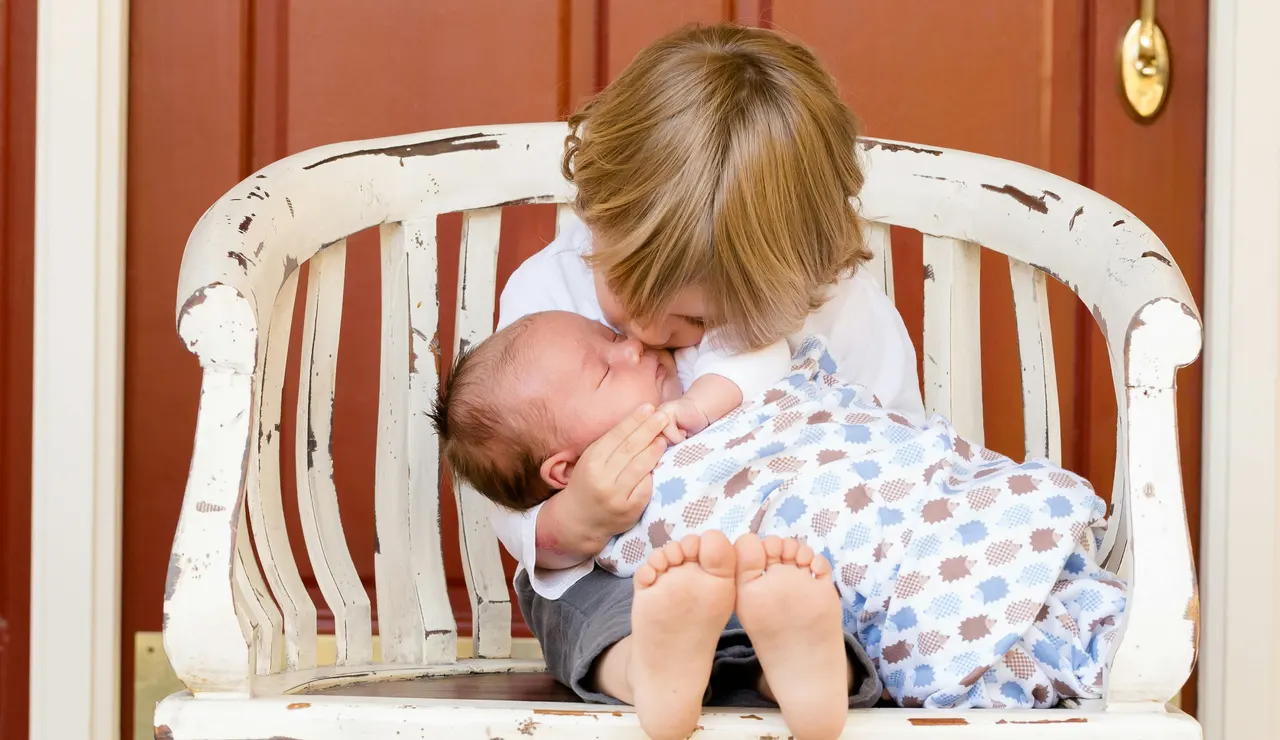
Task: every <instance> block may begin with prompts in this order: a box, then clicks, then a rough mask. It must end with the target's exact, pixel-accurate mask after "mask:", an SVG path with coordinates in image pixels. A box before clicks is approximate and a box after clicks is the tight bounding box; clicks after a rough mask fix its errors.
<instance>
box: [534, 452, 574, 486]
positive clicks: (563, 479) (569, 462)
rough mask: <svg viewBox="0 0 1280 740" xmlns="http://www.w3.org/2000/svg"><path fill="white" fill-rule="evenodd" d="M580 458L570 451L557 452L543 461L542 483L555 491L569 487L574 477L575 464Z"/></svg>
mask: <svg viewBox="0 0 1280 740" xmlns="http://www.w3.org/2000/svg"><path fill="white" fill-rule="evenodd" d="M577 461H578V458H577V456H576V455H574V454H573V453H571V452H569V451H568V450H565V451H562V452H557V453H556V454H554V455H552V456H551V457H548V458H547V459H546V460H543V461H542V468H541V469H540V471H539V472H541V473H542V481H543V482H544V483H546V484H547V485H548V486H550V487H551V489H552V490H554V491H559V490H561V489H564V488H568V487H569V476H571V475H573V466H574V463H576V462H577Z"/></svg>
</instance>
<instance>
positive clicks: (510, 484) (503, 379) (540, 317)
mask: <svg viewBox="0 0 1280 740" xmlns="http://www.w3.org/2000/svg"><path fill="white" fill-rule="evenodd" d="M789 354H790V353H789V352H788V351H787V350H786V344H785V343H780V347H779V348H777V349H776V351H771V352H768V353H761V355H760V356H761V357H762V358H763V359H762V361H763V362H768V363H773V365H772V367H773V370H772V371H771V372H768V373H766V374H765V377H770V376H771V377H772V379H777V378H780V377H782V376H783V375H785V374H786V371H787V368H788V367H789V364H790V360H789ZM677 358H678V361H677ZM696 364H697V348H696V347H689V348H685V349H682V350H678V351H677V352H676V354H675V355H674V356H673V355H672V353H671V352H669V351H667V350H659V349H650V348H646V347H645V346H644V345H642V344H640V343H639V342H638V341H636V340H634V339H627V338H626V337H624V336H622V335H621V334H618V333H616V332H614V331H613V330H611V329H609V328H608V327H606V326H605V325H604V324H601V323H599V322H596V321H591V320H590V319H587V318H584V317H582V316H579V315H577V314H572V313H568V312H563V311H547V312H543V313H537V314H532V315H530V316H526V317H524V318H523V319H521V320H519V321H517V322H515V323H514V324H512V325H511V326H509V327H507V328H505V329H503V330H502V331H500V332H498V333H497V334H494V335H493V336H492V337H490V338H489V339H488V340H486V341H485V342H483V343H482V344H481V345H479V346H478V347H476V348H475V349H474V350H472V351H470V352H467V353H464V354H463V355H461V356H460V357H458V359H457V361H456V362H455V366H454V371H453V378H452V380H451V383H450V386H449V391H448V399H447V409H440V410H438V411H437V414H436V419H437V427H438V428H440V430H441V437H442V438H443V454H444V457H445V460H446V461H447V462H448V463H449V465H450V467H451V469H452V470H453V472H454V473H455V474H456V475H458V476H460V477H461V478H463V479H464V480H466V481H468V482H469V483H471V485H472V486H474V487H475V488H476V490H478V491H480V493H482V494H484V495H485V497H487V498H488V499H490V500H491V501H493V502H495V503H497V504H500V505H502V506H505V507H507V508H509V509H514V510H516V511H524V510H526V509H529V508H531V507H533V506H535V505H537V504H539V503H541V502H542V501H545V500H546V499H548V498H550V497H551V494H552V493H553V492H555V491H557V490H560V489H562V488H564V487H565V486H567V485H568V483H569V477H570V475H571V474H572V472H573V467H574V464H575V463H576V462H577V460H578V458H579V457H581V455H582V452H583V450H585V449H586V447H587V445H589V444H591V443H592V442H594V441H596V440H597V439H599V438H600V437H601V435H603V434H604V433H605V432H607V431H609V430H610V429H612V428H613V427H614V426H615V425H616V424H617V423H618V422H619V421H621V420H622V419H623V418H625V417H626V416H627V415H628V414H630V413H632V412H633V411H634V410H635V409H636V407H637V406H639V405H641V404H649V405H652V406H654V407H658V408H660V409H661V410H665V411H667V412H668V417H669V418H670V419H671V425H670V426H669V427H668V429H667V430H666V432H665V436H666V438H667V440H668V441H669V442H670V443H671V444H677V443H679V442H681V441H683V440H684V439H685V438H686V436H687V435H689V434H694V433H696V432H699V431H701V430H702V429H704V428H706V427H707V426H708V425H709V424H711V423H713V422H715V421H716V420H718V419H720V418H721V417H723V416H724V415H725V414H727V413H728V412H729V411H731V410H733V409H735V408H737V407H738V406H739V405H740V404H741V403H742V400H743V395H744V394H743V391H742V390H741V389H739V388H738V386H737V385H736V384H735V383H734V382H733V381H730V380H728V379H727V378H724V377H722V376H719V375H715V374H703V375H700V376H698V378H697V380H698V381H699V382H697V383H693V382H692V378H691V376H692V374H693V373H694V372H695V369H694V368H695V366H696ZM682 376H683V381H682ZM682 386H687V387H689V389H690V390H689V392H688V393H684V392H683V390H682ZM762 390H763V388H761V389H748V394H749V395H755V394H756V393H757V392H758V391H762ZM446 411H447V413H445V412H446Z"/></svg>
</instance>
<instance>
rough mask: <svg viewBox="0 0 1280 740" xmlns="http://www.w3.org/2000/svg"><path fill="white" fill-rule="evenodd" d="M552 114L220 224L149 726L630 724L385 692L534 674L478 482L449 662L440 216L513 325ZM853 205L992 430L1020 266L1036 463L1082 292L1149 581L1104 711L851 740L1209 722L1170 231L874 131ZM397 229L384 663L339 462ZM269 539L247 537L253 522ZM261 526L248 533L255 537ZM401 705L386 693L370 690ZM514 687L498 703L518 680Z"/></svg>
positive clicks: (958, 155) (206, 242)
mask: <svg viewBox="0 0 1280 740" xmlns="http://www.w3.org/2000/svg"><path fill="white" fill-rule="evenodd" d="M565 133H566V128H565V126H564V125H563V124H559V123H546V124H528V125H518V126H493V127H483V128H473V129H454V130H449V131H438V132H430V133H424V134H417V135H412V136H401V137H394V138H387V139H379V140H376V141H363V142H352V143H344V144H335V145H332V146H326V147H321V148H318V149H313V150H311V151H307V152H303V153H300V154H296V155H293V156H291V157H289V158H287V159H284V160H281V161H279V162H277V163H275V164H272V165H270V166H268V167H266V168H265V169H263V170H262V171H261V172H259V173H257V174H255V175H253V176H252V177H250V178H249V179H247V180H245V181H244V182H242V183H240V184H239V185H237V186H236V187H234V188H233V189H232V190H231V192H229V193H227V195H225V196H224V197H223V198H221V199H220V200H218V202H216V203H214V204H213V207H212V208H210V209H209V211H208V212H206V213H205V214H204V216H203V217H202V218H201V219H200V221H199V223H198V224H197V225H196V227H195V229H194V231H193V232H192V235H191V238H190V241H189V242H188V243H187V247H186V253H185V255H184V257H183V262H182V272H181V277H180V280H179V286H178V306H177V319H178V331H179V334H180V335H181V337H182V340H183V341H184V342H185V343H186V345H187V347H188V348H189V349H190V350H191V352H193V353H194V354H195V355H196V356H197V357H198V358H199V360H200V364H201V366H202V368H203V373H204V376H203V386H202V389H201V394H200V410H199V420H198V422H197V426H196V434H195V449H194V452H193V454H192V460H191V472H190V477H189V478H188V481H187V488H186V493H185V495H184V499H183V503H182V513H181V518H180V520H179V523H178V530H177V535H176V536H175V538H174V544H173V551H172V555H171V557H170V564H169V572H168V578H167V581H166V589H165V602H164V604H165V605H164V644H165V650H166V652H167V653H168V657H169V660H170V662H171V663H172V665H173V668H174V669H175V671H176V672H177V675H178V676H179V677H180V678H181V679H182V681H183V682H184V683H185V684H186V686H187V688H188V691H186V692H181V693H178V694H174V695H173V696H170V697H169V698H167V699H165V700H164V701H162V702H161V703H160V705H159V707H158V709H157V711H156V717H155V724H156V737H157V738H181V739H186V738H214V739H219V740H220V739H223V738H227V739H229V738H263V737H273V736H279V737H289V738H305V739H306V740H315V739H319V738H347V737H398V738H406V739H408V738H436V737H441V736H444V734H445V733H447V734H448V737H450V738H452V739H453V740H464V739H469V738H477V739H480V738H485V739H486V740H487V739H488V738H506V739H507V740H511V739H512V738H515V737H517V736H530V737H548V736H552V735H559V736H566V737H569V736H572V737H588V736H591V737H594V736H600V735H605V734H609V735H613V736H618V737H624V736H625V737H639V736H640V735H641V733H640V729H639V726H638V724H637V722H636V719H635V716H634V715H633V714H632V713H631V712H630V711H628V710H626V709H620V710H616V709H615V708H614V707H602V706H591V705H582V704H571V703H534V702H518V701H508V700H457V699H440V698H435V699H422V698H417V699H415V698H409V697H408V696H406V695H405V694H404V693H401V694H400V695H398V696H397V695H396V694H397V692H395V691H391V692H378V691H370V690H369V688H370V685H371V683H372V684H373V685H374V686H375V688H376V687H377V686H378V685H386V686H391V685H392V684H390V683H387V682H391V681H397V680H416V681H418V682H422V681H427V680H430V681H433V682H437V683H439V682H448V681H451V680H462V679H459V678H458V677H460V676H461V677H466V676H474V675H475V674H485V675H492V676H495V678H492V680H491V681H490V684H492V685H496V686H497V687H499V690H500V687H501V686H502V683H501V682H502V681H503V680H506V679H504V678H502V677H504V676H505V677H507V678H510V679H511V680H517V679H519V678H520V676H521V674H529V673H533V672H538V671H541V670H542V665H541V663H540V662H538V661H530V660H515V659H512V657H511V653H512V639H511V608H512V607H511V600H510V597H509V595H508V584H507V579H506V577H505V576H504V573H503V570H502V566H501V562H500V560H499V557H498V544H497V542H496V540H495V539H494V537H493V535H492V533H491V531H490V528H489V525H488V522H487V519H486V517H485V512H486V509H485V506H484V504H485V502H483V501H482V500H481V499H480V498H479V497H478V496H477V494H476V493H475V492H474V491H470V490H466V489H463V490H458V491H456V492H455V493H456V495H457V502H458V510H459V515H460V523H459V527H460V532H461V537H460V540H461V542H462V543H463V544H462V559H463V566H464V570H465V573H466V580H467V587H468V591H469V594H470V601H471V608H472V612H473V620H472V623H473V625H474V633H475V634H474V635H473V636H472V644H473V650H472V651H471V654H473V655H474V656H475V658H474V659H467V660H459V659H458V658H457V647H458V646H457V631H456V628H455V623H454V617H453V612H452V611H451V609H450V606H449V602H448V599H447V597H446V589H445V573H444V566H443V559H442V552H441V535H440V526H439V517H438V512H439V500H438V496H437V490H438V487H439V466H440V460H439V455H438V446H437V442H436V439H435V435H434V432H433V429H432V427H431V423H430V421H429V420H428V418H427V414H426V411H427V409H428V408H429V406H430V403H431V401H432V399H433V398H434V396H435V393H436V386H437V383H438V381H439V378H438V374H439V368H438V360H439V357H440V353H439V344H438V341H437V339H436V337H437V323H438V322H437V319H438V307H437V300H436V296H437V290H438V289H440V288H441V287H443V288H444V289H446V290H451V289H454V286H448V285H446V286H439V285H438V284H437V271H436V261H437V260H436V217H437V215H438V214H440V213H448V212H456V211H461V212H463V213H464V214H465V215H464V228H463V236H462V247H461V249H462V254H461V256H460V264H461V265H462V267H461V270H460V274H461V275H463V277H462V279H461V280H460V281H459V285H458V286H457V287H456V289H457V291H458V294H459V302H458V305H459V311H458V314H457V331H456V334H455V339H454V342H455V345H456V343H457V342H459V341H462V340H465V341H468V342H472V343H474V342H477V341H479V340H481V339H483V338H484V337H485V336H486V335H488V334H489V332H490V331H491V329H492V327H493V322H494V313H493V311H494V308H493V307H494V298H495V284H496V276H495V273H496V263H497V253H498V235H499V227H500V223H501V216H502V207H503V206H507V205H514V204H524V203H560V204H562V205H560V206H559V210H558V225H559V226H561V227H562V226H563V225H564V223H565V222H566V221H567V220H569V219H572V218H574V216H573V213H572V210H571V209H570V207H569V206H567V205H563V204H565V203H566V202H567V201H568V200H569V199H571V198H572V197H573V190H572V187H571V186H570V185H569V184H568V183H566V182H565V181H564V180H563V179H562V177H561V176H560V171H559V168H558V162H559V158H560V154H561V147H562V142H563V139H564V135H565ZM862 149H863V155H864V156H865V157H866V159H867V165H868V173H869V175H868V182H867V186H866V189H865V192H864V193H863V195H862V198H861V200H862V208H863V212H864V214H865V215H866V216H867V217H868V218H869V219H870V220H871V221H872V224H871V226H870V231H869V236H870V243H871V245H872V247H873V248H874V250H875V254H876V259H875V261H874V263H873V264H872V265H871V269H872V270H873V272H874V274H875V276H876V278H877V280H879V281H880V282H881V283H882V284H883V285H887V286H889V288H890V293H891V294H892V269H893V268H892V259H891V251H890V250H889V249H888V245H889V226H890V225H897V226H903V227H908V228H912V229H916V230H919V231H920V232H922V233H924V234H925V237H924V260H925V264H926V269H925V276H926V277H925V280H926V282H925V286H924V296H925V334H924V352H925V362H924V367H925V373H924V374H925V377H924V383H925V397H926V404H927V406H928V407H929V408H930V410H932V411H938V412H941V413H944V414H947V415H948V416H949V417H951V418H952V419H953V421H954V422H955V423H956V425H957V426H958V427H959V429H960V430H961V431H962V432H963V433H965V434H966V436H969V437H970V438H974V439H976V440H979V441H980V440H981V439H982V436H983V434H982V395H981V382H980V381H981V366H980V362H979V352H978V351H977V347H978V339H979V336H978V329H977V326H978V318H979V317H978V298H979V294H978V282H979V281H978V278H979V254H980V247H979V246H978V245H981V246H982V247H985V248H987V249H990V250H994V251H997V252H1001V253H1003V254H1005V255H1007V256H1008V258H1009V270H1010V277H1011V280H1012V285H1013V293H1014V301H1015V305H1016V307H1017V334H1018V347H1019V353H1020V356H1021V366H1022V387H1023V391H1022V397H1023V416H1024V424H1025V429H1026V435H1025V436H1026V452H1027V454H1028V455H1047V456H1049V457H1050V458H1055V459H1056V458H1058V457H1059V454H1060V428H1059V417H1058V398H1057V390H1056V379H1055V372H1054V357H1053V348H1052V343H1051V341H1050V327H1049V313H1048V304H1047V294H1046V280H1045V275H1046V274H1048V275H1050V276H1052V277H1054V278H1057V279H1058V280H1060V281H1062V282H1063V283H1065V284H1066V285H1068V286H1070V288H1071V289H1072V290H1073V291H1074V292H1075V293H1076V295H1077V296H1079V298H1080V300H1082V301H1083V302H1084V303H1085V305H1086V306H1088V307H1089V308H1090V310H1091V312H1092V314H1093V315H1094V317H1095V318H1096V319H1097V321H1098V323H1099V325H1100V326H1101V328H1102V330H1103V332H1104V334H1105V335H1106V339H1107V346H1108V350H1109V355H1110V360H1111V367H1112V376H1113V378H1114V380H1115V389H1116V403H1117V407H1118V411H1119V420H1120V421H1119V430H1118V435H1117V440H1118V441H1117V455H1118V459H1119V461H1120V462H1119V465H1118V470H1117V482H1116V486H1115V491H1114V503H1115V509H1114V514H1113V518H1112V526H1111V529H1110V534H1109V535H1108V540H1107V542H1106V546H1105V547H1104V550H1103V552H1102V554H1101V557H1102V558H1103V559H1104V562H1105V564H1106V565H1108V566H1109V567H1110V568H1112V569H1113V570H1118V571H1120V572H1121V573H1122V574H1123V575H1124V576H1125V577H1126V578H1128V579H1129V582H1130V584H1131V589H1132V590H1131V595H1130V599H1129V602H1128V611H1127V614H1126V620H1125V624H1124V633H1123V639H1122V640H1120V641H1119V643H1118V647H1116V648H1115V649H1114V652H1113V656H1112V662H1111V669H1110V673H1109V677H1108V679H1107V682H1106V698H1105V700H1102V701H1097V702H1086V703H1085V704H1084V705H1082V706H1080V707H1076V708H1069V709H1068V708H1061V709H1053V710H1042V711H1020V712H1019V711H1003V710H990V711H968V712H961V711H926V710H905V709H872V710H861V711H855V712H851V713H850V715H849V722H848V726H847V731H846V736H847V737H850V738H854V737H857V738H876V739H877V740H883V739H886V738H895V737H901V736H908V735H909V736H913V737H915V736H922V735H923V734H924V733H926V732H928V733H936V736H937V737H939V738H942V737H946V738H954V739H956V740H959V739H961V738H986V737H994V736H999V737H1015V736H1017V737H1029V736H1032V735H1034V736H1037V737H1039V736H1040V734H1041V733H1043V732H1046V731H1047V730H1048V729H1049V728H1048V726H1052V735H1053V737H1057V738H1067V737H1081V738H1083V737H1090V738H1095V737H1116V738H1125V740H1134V739H1136V738H1146V737H1150V738H1193V737H1200V736H1201V733H1200V727H1199V725H1198V724H1196V722H1195V721H1194V720H1193V719H1191V718H1190V717H1188V716H1186V715H1184V714H1182V713H1180V712H1179V711H1177V710H1176V709H1172V708H1170V707H1167V706H1166V702H1167V701H1168V700H1169V699H1170V698H1171V697H1172V696H1174V695H1175V694H1176V693H1177V692H1178V691H1179V690H1180V688H1181V687H1182V685H1183V683H1184V682H1185V681H1186V679H1187V677H1188V675H1189V674H1190V672H1191V668H1192V665H1193V663H1194V660H1195V655H1196V637H1197V626H1198V618H1199V608H1198V602H1197V597H1196V593H1197V591H1196V581H1195V570H1194V565H1193V561H1192V556H1191V545H1190V539H1189V536H1188V529H1187V522H1186V515H1185V511H1184V508H1183V490H1182V481H1181V476H1180V472H1179V465H1178V446H1177V426H1176V414H1175V398H1174V396H1175V391H1174V376H1175V373H1176V371H1177V369H1178V368H1179V367H1181V366H1183V365H1185V364H1187V363H1190V362H1192V361H1193V360H1194V359H1195V358H1196V357H1197V355H1198V353H1199V350H1200V340H1201V329H1200V321H1199V317H1198V314H1197V311H1196V307H1195V305H1194V303H1193V301H1192V299H1191V295H1190V293H1189V292H1188V289H1187V285H1186V283H1185V281H1184V280H1183V278H1182V275H1181V273H1179V271H1178V268H1177V267H1176V266H1175V265H1174V263H1173V261H1172V259H1170V256H1169V253H1168V251H1167V250H1166V249H1165V247H1164V245H1163V244H1161V243H1160V240H1159V239H1157V238H1156V237H1155V235H1154V234H1152V233H1151V231H1150V230H1149V229H1147V228H1146V227H1145V226H1144V225H1143V224H1142V223H1141V222H1140V221H1138V219H1136V218H1135V217H1134V216H1133V215H1132V214H1131V213H1128V212H1127V211H1125V210H1124V209H1122V208H1120V207H1119V206H1117V205H1116V204H1115V203H1112V202H1111V201H1109V200H1107V199H1106V198H1103V197H1102V196H1100V195H1098V194H1097V193H1094V192H1092V191H1090V190H1088V189H1086V188H1083V187H1081V186H1079V185H1076V184H1074V183H1071V182H1069V181H1067V180H1064V179H1062V178H1059V177H1056V176H1053V175H1050V174H1048V173H1045V172H1042V171H1039V170H1036V169H1034V168H1031V167H1026V166H1023V165H1019V164H1016V163H1012V162H1007V161H1003V160H998V159H992V158H990V157H985V156H980V155H976V154H969V153H964V152H958V151H948V150H941V149H934V148H928V147H921V146H915V145H908V144H901V143H894V142H888V141H878V140H872V139H867V140H864V141H863V142H862ZM372 226H380V227H381V249H382V316H383V318H382V340H381V347H382V350H381V386H380V407H379V411H378V440H377V466H376V482H375V493H374V499H375V509H376V513H375V517H376V533H377V543H378V544H377V550H376V555H375V576H376V584H377V587H376V598H377V607H378V609H377V614H378V620H377V621H378V628H379V629H378V631H379V634H380V643H381V644H380V647H381V651H380V652H381V657H380V660H378V661H376V662H375V658H374V649H373V640H372V630H371V618H370V611H371V609H370V598H369V595H368V594H367V593H366V591H365V589H364V587H363V586H362V584H361V581H360V578H359V577H358V574H357V572H356V569H355V567H354V565H353V563H352V558H351V554H350V552H349V550H348V548H347V545H346V541H345V538H344V535H343V530H342V524H341V521H340V518H339V512H338V506H337V497H336V492H335V489H334V484H333V477H332V474H333V462H332V457H331V455H330V445H331V431H332V430H331V423H332V404H333V394H334V383H335V369H336V357H337V350H338V336H339V324H340V317H341V306H342V295H343V277H344V265H345V255H346V242H345V238H346V237H347V236H349V235H351V234H354V233H356V232H358V231H360V230H362V229H365V228H369V227H372ZM303 263H307V264H308V265H309V272H308V279H307V290H306V296H305V297H304V298H303V300H305V301H306V305H305V310H306V319H305V325H304V328H303V331H304V336H303V338H302V360H301V361H302V367H301V370H300V376H299V377H300V378H301V380H300V388H299V393H298V408H297V410H296V412H295V413H296V414H297V430H298V434H297V438H298V443H297V447H296V449H295V450H293V451H292V452H293V454H295V455H296V459H297V469H298V481H297V489H298V498H299V501H298V505H299V510H300V512H301V520H302V528H303V532H304V534H305V540H306V552H307V556H308V558H309V559H310V562H311V566H312V568H313V570H314V572H315V574H316V578H317V581H318V583H319V587H320V590H321V592H322V593H323V596H324V599H325V601H326V602H327V603H328V605H329V607H330V609H332V611H333V614H334V621H335V624H336V642H337V662H336V665H332V666H317V664H316V607H315V604H314V603H313V601H312V599H311V597H310V596H309V595H308V592H307V589H306V588H304V585H303V582H302V580H301V578H300V577H299V573H298V568H297V564H296V563H295V561H294V558H293V555H292V554H291V550H290V544H289V542H288V541H287V535H286V530H285V524H284V513H283V507H282V500H281V484H280V468H279V456H280V454H281V450H280V439H279V434H278V429H279V426H278V425H279V423H280V420H281V415H282V413H284V410H283V409H282V400H281V396H282V394H281V387H282V383H283V377H284V370H285V360H286V357H287V353H288V346H289V332H290V325H291V317H292V316H293V312H294V302H295V300H296V295H295V293H296V286H297V268H298V267H299V265H301V264H303ZM250 532H252V535H250ZM251 536H252V540H251ZM378 693H387V694H389V695H385V696H370V695H369V694H378ZM498 696H503V694H501V693H499V694H498ZM787 734H788V733H787V730H786V727H785V725H784V724H783V722H782V720H781V717H780V716H779V715H777V714H776V713H769V712H765V713H760V712H753V713H751V714H745V713H743V712H737V711H733V710H710V711H708V712H707V713H706V714H705V715H704V717H703V720H702V722H701V725H700V730H699V731H698V733H697V736H698V737H700V738H701V737H706V738H720V737H726V738H727V737H735V738H736V737H753V738H766V737H773V738H779V737H786V736H787Z"/></svg>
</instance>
